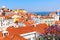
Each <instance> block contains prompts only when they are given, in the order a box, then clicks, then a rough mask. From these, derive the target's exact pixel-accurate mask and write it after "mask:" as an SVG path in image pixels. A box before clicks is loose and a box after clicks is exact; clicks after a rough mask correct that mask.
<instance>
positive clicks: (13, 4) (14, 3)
mask: <svg viewBox="0 0 60 40" xmlns="http://www.w3.org/2000/svg"><path fill="white" fill-rule="evenodd" d="M2 5H5V6H6V7H7V8H10V9H18V8H20V9H25V10H27V11H29V12H33V11H56V10H57V9H59V10H60V0H0V8H1V6H2Z"/></svg>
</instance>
